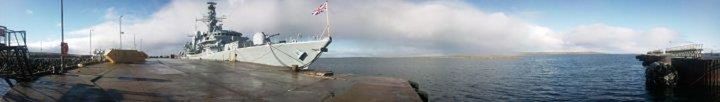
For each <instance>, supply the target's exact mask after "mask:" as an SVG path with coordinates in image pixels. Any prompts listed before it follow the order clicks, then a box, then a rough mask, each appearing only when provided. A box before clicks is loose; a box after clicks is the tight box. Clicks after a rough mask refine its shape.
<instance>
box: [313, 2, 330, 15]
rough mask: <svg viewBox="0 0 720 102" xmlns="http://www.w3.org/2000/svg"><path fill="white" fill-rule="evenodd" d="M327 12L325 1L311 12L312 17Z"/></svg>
mask: <svg viewBox="0 0 720 102" xmlns="http://www.w3.org/2000/svg"><path fill="white" fill-rule="evenodd" d="M326 10H327V1H325V2H324V3H323V4H321V5H320V7H318V8H315V10H313V12H312V15H319V14H320V13H322V12H325V11H326Z"/></svg>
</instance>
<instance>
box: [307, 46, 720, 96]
mask: <svg viewBox="0 0 720 102" xmlns="http://www.w3.org/2000/svg"><path fill="white" fill-rule="evenodd" d="M311 67H312V68H315V69H323V70H332V71H334V72H336V73H352V74H358V75H378V76H391V77H399V78H406V79H409V80H412V81H416V82H418V83H419V84H420V88H421V90H422V91H425V92H427V93H429V95H430V101H493V100H510V101H650V100H655V101H658V100H660V101H662V100H696V99H701V100H708V99H712V98H709V97H708V96H711V97H717V94H712V93H709V94H704V95H700V96H703V97H698V95H697V93H698V91H688V90H683V89H678V90H675V91H662V92H659V93H660V94H658V91H648V90H646V88H645V79H644V78H645V73H644V68H643V67H642V66H641V65H640V62H639V61H637V60H636V59H635V58H634V55H609V54H592V55H527V56H520V57H516V58H515V57H512V58H499V59H497V58H492V59H489V58H472V57H444V58H321V59H319V60H318V61H317V62H316V63H315V64H313V65H312V66H311ZM667 92H669V93H668V94H666V93H667ZM700 92H705V93H707V91H700ZM714 92H717V91H714Z"/></svg>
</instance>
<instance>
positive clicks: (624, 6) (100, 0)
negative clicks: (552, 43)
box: [0, 0, 720, 53]
mask: <svg viewBox="0 0 720 102" xmlns="http://www.w3.org/2000/svg"><path fill="white" fill-rule="evenodd" d="M2 2H3V3H0V13H2V14H3V15H2V16H0V25H3V26H7V27H9V28H10V29H15V30H27V31H28V33H29V35H28V40H29V41H38V40H51V39H58V38H59V35H60V34H59V33H60V29H59V26H58V24H59V22H60V20H59V16H60V14H59V1H58V0H3V1H2ZM173 2H176V1H167V0H66V1H65V23H66V24H65V30H66V34H67V33H68V32H71V31H77V30H81V29H86V28H88V27H93V26H96V25H99V24H101V23H104V22H109V21H110V20H112V19H115V18H112V17H106V16H107V15H108V14H109V12H112V13H114V14H122V15H130V16H131V17H135V18H131V19H134V20H136V21H138V22H139V21H143V20H147V19H150V16H152V15H153V14H155V13H157V12H158V11H159V10H160V9H163V8H166V7H168V4H170V3H173ZM337 2H343V1H337ZM348 2H349V1H348ZM377 2H382V1H377ZM413 2H415V3H416V2H426V1H413ZM457 2H460V3H461V4H467V5H469V6H470V7H471V8H472V9H473V10H476V11H481V12H483V13H482V14H488V15H491V14H494V13H502V14H505V15H507V16H509V18H512V19H514V20H517V21H522V22H526V23H527V24H532V25H537V26H542V27H546V28H548V29H551V30H552V31H553V32H559V33H571V32H573V31H574V30H575V29H576V28H578V27H579V26H583V25H593V24H601V25H606V26H611V27H620V28H628V29H632V30H635V31H637V32H644V31H649V29H653V28H657V27H662V28H667V29H670V30H672V31H674V32H677V33H678V34H679V36H678V37H680V39H676V40H680V41H674V42H697V43H704V44H706V45H707V46H708V47H715V49H717V48H720V29H718V28H720V1H713V0H692V1H679V0H631V1H620V0H582V1H567V0H533V1H520V0H517V1H512V0H471V1H457ZM411 3H412V2H411ZM316 4H317V2H316V1H312V5H316ZM199 5H201V6H202V4H199ZM415 5H420V6H423V5H422V4H415ZM446 6H448V5H446ZM449 6H451V7H452V6H453V5H449ZM309 8H312V7H309ZM565 35H572V34H565ZM341 37H342V36H341ZM341 39H342V38H341ZM349 40H352V39H350V38H349V39H348V41H349ZM608 42H613V41H612V39H611V40H610V41H608ZM339 44H340V45H335V46H340V47H338V48H344V47H342V46H354V45H357V43H356V42H339ZM517 51H534V50H532V49H530V50H517ZM541 51H546V50H541ZM549 51H563V50H549ZM608 51H611V52H613V51H615V50H608ZM430 52H437V51H430ZM619 53H623V52H622V51H621V52H619Z"/></svg>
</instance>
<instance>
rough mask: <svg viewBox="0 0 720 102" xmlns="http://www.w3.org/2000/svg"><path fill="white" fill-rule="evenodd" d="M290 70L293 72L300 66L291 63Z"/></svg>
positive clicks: (298, 69) (297, 70)
mask: <svg viewBox="0 0 720 102" xmlns="http://www.w3.org/2000/svg"><path fill="white" fill-rule="evenodd" d="M290 70H292V71H293V72H299V71H300V67H298V65H292V67H290Z"/></svg>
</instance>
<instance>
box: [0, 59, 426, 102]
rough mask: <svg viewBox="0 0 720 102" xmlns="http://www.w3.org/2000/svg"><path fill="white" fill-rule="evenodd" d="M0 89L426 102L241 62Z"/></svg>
mask: <svg viewBox="0 0 720 102" xmlns="http://www.w3.org/2000/svg"><path fill="white" fill-rule="evenodd" d="M13 84H14V87H9V86H8V85H4V86H0V87H4V88H0V92H2V101H10V102H12V101H73V102H75V101H282V102H287V101H291V102H297V101H302V102H308V101H310V102H318V101H342V102H345V101H356V102H385V101H401V102H417V101H422V99H421V98H420V96H419V95H418V94H417V92H416V91H415V90H414V89H413V87H412V86H411V85H410V84H409V83H408V81H407V80H404V79H397V78H388V77H369V76H353V75H348V74H337V73H336V74H335V75H334V76H332V77H318V76H312V75H306V74H302V73H294V72H291V71H289V69H288V68H279V67H269V66H263V65H256V64H250V63H242V62H224V61H206V60H180V59H148V61H147V62H145V63H143V64H110V63H102V64H96V65H90V66H86V67H82V68H77V69H74V70H71V71H69V72H67V73H66V74H64V75H49V76H44V77H40V78H39V79H37V80H34V81H32V82H20V83H13Z"/></svg>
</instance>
